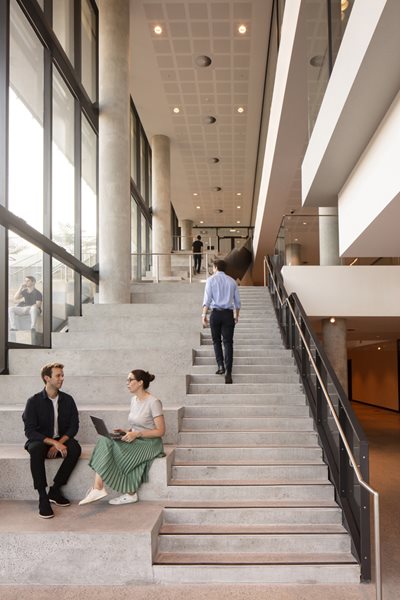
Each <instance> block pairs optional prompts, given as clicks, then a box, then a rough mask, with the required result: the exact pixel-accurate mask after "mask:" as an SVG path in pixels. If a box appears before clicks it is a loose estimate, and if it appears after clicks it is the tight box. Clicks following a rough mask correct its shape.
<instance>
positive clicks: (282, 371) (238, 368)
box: [191, 359, 299, 381]
mask: <svg viewBox="0 0 400 600" xmlns="http://www.w3.org/2000/svg"><path fill="white" fill-rule="evenodd" d="M191 371H192V375H215V371H216V363H215V360H214V363H211V364H209V365H197V364H195V365H193V367H192V370H191ZM232 372H233V373H234V374H236V375H281V377H282V381H287V379H286V377H287V376H288V375H289V376H290V375H296V376H297V380H296V381H298V380H299V376H298V375H297V370H296V367H295V366H294V365H287V366H283V365H279V364H278V365H254V364H247V365H246V364H242V360H241V359H238V360H237V361H235V362H234V365H233V369H232Z"/></svg>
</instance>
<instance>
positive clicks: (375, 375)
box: [348, 342, 399, 410]
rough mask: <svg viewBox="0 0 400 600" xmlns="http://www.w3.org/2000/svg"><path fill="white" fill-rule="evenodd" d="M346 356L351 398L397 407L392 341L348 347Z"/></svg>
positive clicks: (397, 387)
mask: <svg viewBox="0 0 400 600" xmlns="http://www.w3.org/2000/svg"><path fill="white" fill-rule="evenodd" d="M378 347H380V348H381V350H378ZM348 357H349V359H351V364H352V385H353V394H352V395H353V400H358V401H359V402H365V403H366V404H372V405H374V406H381V407H383V408H390V409H392V410H399V395H398V394H399V379H398V366H397V360H398V358H397V345H396V342H389V343H379V344H372V345H369V346H362V347H360V348H352V349H351V350H349V353H348Z"/></svg>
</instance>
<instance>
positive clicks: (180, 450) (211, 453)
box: [174, 446, 322, 465]
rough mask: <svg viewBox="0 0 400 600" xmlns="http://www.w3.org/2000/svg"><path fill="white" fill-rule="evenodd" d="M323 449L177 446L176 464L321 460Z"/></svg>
mask: <svg viewBox="0 0 400 600" xmlns="http://www.w3.org/2000/svg"><path fill="white" fill-rule="evenodd" d="M321 459H322V450H321V448H319V447H318V446H315V447H307V446H278V447H273V446H272V447H266V446H257V447H242V448H232V447H230V448H229V447H228V448H224V447H215V448H213V447H209V448H207V447H206V448H196V447H193V448H192V447H189V448H184V447H177V448H175V451H174V464H175V465H188V464H192V465H196V464H202V465H204V464H207V465H214V464H220V463H221V462H225V463H229V462H234V463H235V464H243V465H249V464H253V465H254V464H265V463H269V464H272V463H276V464H280V465H284V464H300V463H303V462H304V463H310V462H317V461H321Z"/></svg>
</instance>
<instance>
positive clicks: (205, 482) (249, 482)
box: [169, 478, 332, 487]
mask: <svg viewBox="0 0 400 600" xmlns="http://www.w3.org/2000/svg"><path fill="white" fill-rule="evenodd" d="M169 485H171V486H184V485H187V486H193V485H196V486H229V485H231V486H232V485H233V486H243V487H247V486H257V487H259V486H268V487H271V486H279V485H285V486H287V485H329V486H330V485H332V484H331V483H330V481H328V480H327V479H326V478H323V479H304V480H302V479H289V480H288V479H260V478H259V479H171V480H170V482H169Z"/></svg>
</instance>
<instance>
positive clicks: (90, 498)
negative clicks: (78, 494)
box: [79, 488, 108, 505]
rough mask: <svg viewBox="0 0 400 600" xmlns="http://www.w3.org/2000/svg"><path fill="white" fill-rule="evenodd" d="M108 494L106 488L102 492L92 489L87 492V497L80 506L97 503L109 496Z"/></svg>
mask: <svg viewBox="0 0 400 600" xmlns="http://www.w3.org/2000/svg"><path fill="white" fill-rule="evenodd" d="M107 495H108V494H107V492H106V490H105V488H103V489H102V490H96V488H90V490H89V491H88V492H87V494H86V496H85V497H84V498H83V500H81V501H80V502H79V504H81V505H82V504H90V502H96V500H101V499H102V498H104V497H105V496H107Z"/></svg>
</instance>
